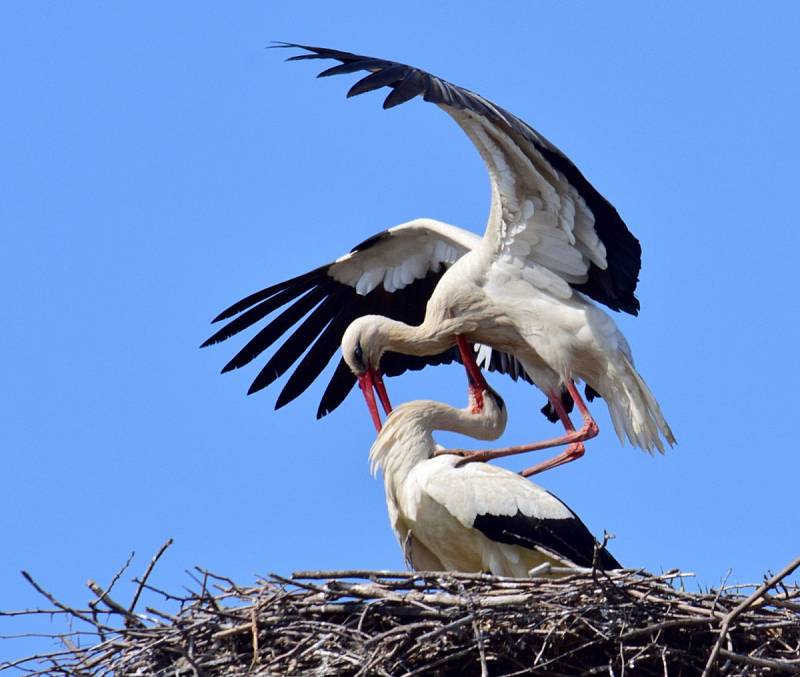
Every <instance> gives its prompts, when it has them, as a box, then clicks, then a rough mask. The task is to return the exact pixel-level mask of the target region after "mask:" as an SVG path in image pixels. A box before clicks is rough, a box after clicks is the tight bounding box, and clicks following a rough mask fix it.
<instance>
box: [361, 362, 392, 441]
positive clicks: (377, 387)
mask: <svg viewBox="0 0 800 677" xmlns="http://www.w3.org/2000/svg"><path fill="white" fill-rule="evenodd" d="M358 387H359V388H361V392H362V393H363V394H364V400H365V401H366V403H367V409H369V415H370V417H371V418H372V423H373V425H374V426H375V430H377V431H378V432H380V431H381V417H380V414H379V413H378V404H377V402H376V401H375V393H376V392H377V393H378V397H379V398H380V401H381V404H382V405H383V410H384V411H385V412H386V414H387V415H388V414H389V413H391V411H392V405H391V403H390V402H389V394H388V393H387V392H386V386H385V385H384V384H383V375H382V374H381V372H380V371H377V370H375V369H367V371H365V372H364V373H363V374H362V375H361V376H359V377H358Z"/></svg>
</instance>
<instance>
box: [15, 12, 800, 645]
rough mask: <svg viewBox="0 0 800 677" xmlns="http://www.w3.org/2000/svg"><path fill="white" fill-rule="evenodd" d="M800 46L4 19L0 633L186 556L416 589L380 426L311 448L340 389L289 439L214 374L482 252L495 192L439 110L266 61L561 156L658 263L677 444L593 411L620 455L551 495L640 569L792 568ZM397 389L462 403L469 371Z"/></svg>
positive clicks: (658, 385)
mask: <svg viewBox="0 0 800 677" xmlns="http://www.w3.org/2000/svg"><path fill="white" fill-rule="evenodd" d="M798 24H800V10H798V6H797V5H796V4H795V3H789V2H782V3H781V2H775V3H768V4H764V5H755V4H752V3H741V2H725V3H722V2H710V3H694V2H692V3H689V2H685V3H680V2H676V3H641V2H615V3H602V4H601V3H577V2H556V1H552V2H539V1H537V2H521V1H518V2H502V3H490V4H485V3H484V4H480V5H479V3H473V4H470V5H465V4H464V3H460V2H439V3H431V2H424V3H423V2H418V1H416V0H415V1H409V2H404V3H400V4H397V3H393V4H390V5H387V6H386V7H384V8H380V7H378V6H376V5H375V3H372V2H369V3H367V2H362V1H361V0H354V1H353V2H348V3H328V2H297V3H277V2H243V3H236V4H227V3H208V2H200V3H198V2H192V3H155V2H149V3H133V2H125V3H100V2H97V3H90V2H74V3H56V2H49V3H48V2H41V3H28V2H5V3H2V5H0V61H2V63H3V64H4V66H3V68H2V69H0V91H2V92H3V101H4V103H3V105H2V109H1V110H2V112H1V113H0V116H1V117H2V124H0V186H2V199H0V224H1V225H0V283H2V289H3V307H4V314H3V329H2V331H0V355H2V357H3V361H4V365H3V375H2V389H0V411H1V412H2V415H1V417H2V418H1V420H2V425H0V449H2V455H3V473H2V480H1V481H2V491H1V492H0V533H1V534H2V539H3V544H2V548H0V606H1V607H3V608H10V607H25V606H33V605H36V604H38V603H39V600H38V598H37V595H36V593H35V592H34V591H33V590H31V589H30V588H29V587H28V585H27V584H26V583H25V582H24V581H23V579H22V578H21V577H20V575H19V573H18V572H19V570H20V569H27V570H30V571H31V572H32V573H33V574H34V575H35V576H36V577H37V578H38V579H40V580H41V581H42V582H43V583H44V584H45V585H46V586H47V587H48V588H50V589H51V590H53V591H54V592H55V593H57V594H58V595H59V596H61V597H63V598H64V599H67V600H69V601H72V602H73V603H75V604H80V603H82V602H85V601H86V599H87V598H88V597H89V592H88V591H87V590H86V589H85V588H84V587H83V586H84V581H85V580H86V579H87V578H88V577H94V578H96V579H98V580H100V581H103V582H105V581H107V580H108V579H109V578H110V576H111V575H112V574H113V572H114V571H115V570H116V568H117V567H118V566H119V565H120V564H121V563H122V562H123V561H124V560H125V559H126V557H127V556H128V553H129V552H130V551H131V550H135V551H136V552H137V554H138V559H137V563H138V568H137V569H136V571H137V572H140V571H141V569H142V568H143V566H144V563H145V561H146V560H147V559H148V558H149V557H150V555H151V554H152V553H153V552H154V551H155V549H156V548H157V547H158V546H159V545H160V544H161V543H162V542H163V541H164V540H165V539H166V538H167V537H169V536H172V537H174V538H175V545H174V546H173V547H172V548H171V550H170V551H169V552H168V554H167V555H166V556H165V557H164V559H163V560H162V562H161V564H160V565H159V567H158V569H157V570H156V573H155V576H154V579H153V580H154V582H155V583H157V584H158V585H160V586H161V587H164V588H173V589H177V588H178V587H179V586H180V585H182V584H184V583H186V582H187V578H186V576H185V574H184V570H185V569H186V568H188V567H191V566H192V565H195V564H200V565H202V566H205V567H208V568H210V569H212V570H216V571H219V572H222V573H224V574H226V575H229V576H231V577H233V578H236V579H240V580H242V581H248V580H251V576H252V575H253V574H254V573H256V572H268V571H276V572H281V573H288V572H291V571H292V570H295V569H301V568H309V567H312V568H336V567H365V568H370V567H375V568H399V567H401V566H402V560H401V556H400V550H399V548H398V546H397V544H396V543H395V542H394V538H393V536H392V534H391V532H390V529H389V526H388V521H387V517H386V509H385V505H384V502H383V487H382V483H381V482H380V481H379V480H373V479H372V478H371V477H370V476H369V472H368V464H367V452H368V449H369V446H370V443H371V441H372V438H373V434H374V433H373V430H372V427H371V425H370V423H369V419H368V417H367V415H366V411H365V409H364V406H363V403H362V401H361V400H360V398H358V397H351V398H349V399H348V401H347V403H346V404H345V406H342V407H341V408H340V409H339V410H337V411H336V412H335V413H334V414H333V415H331V416H329V417H328V418H326V419H324V420H322V421H315V420H314V413H315V411H316V406H317V402H318V399H319V396H320V394H321V392H322V389H323V386H324V383H322V382H320V383H318V384H317V385H316V386H315V387H314V388H313V390H312V392H310V393H309V394H306V396H304V397H302V398H301V399H299V400H297V401H295V402H294V403H293V404H291V405H289V406H288V407H286V408H285V409H283V410H281V411H278V412H274V411H273V410H272V405H273V403H274V399H275V397H276V395H277V392H278V389H273V388H271V389H268V390H267V391H265V392H262V393H260V394H258V395H256V396H252V397H245V392H246V389H247V386H248V384H249V382H250V380H252V378H253V377H254V375H255V373H256V371H257V366H254V365H251V368H247V369H243V370H240V371H239V372H236V373H234V374H226V375H225V376H219V374H218V372H219V369H220V368H221V367H222V365H224V364H225V362H226V361H227V360H228V359H229V358H230V357H231V356H232V354H233V352H234V350H235V349H236V347H237V346H238V345H241V343H242V341H238V342H237V341H234V342H230V343H226V344H222V345H221V346H216V347H214V348H211V349H205V350H202V351H201V350H199V349H198V345H199V344H200V343H201V341H202V340H203V339H205V338H206V337H207V336H208V335H209V334H210V332H211V327H210V325H209V321H210V319H211V318H212V317H213V316H214V315H215V314H216V313H217V312H218V311H220V310H221V309H222V308H224V307H226V306H227V305H228V304H229V303H231V302H233V301H235V300H237V299H239V298H241V297H242V296H244V295H246V294H248V293H250V292H251V291H254V290H256V289H260V288H261V287H263V286H266V285H267V284H270V283H272V282H274V281H278V280H281V279H284V278H286V277H289V276H292V275H295V274H298V273H300V272H304V271H306V270H308V269H310V268H312V267H315V266H317V265H319V264H321V263H324V262H326V261H328V260H330V259H332V258H335V257H336V256H338V255H340V254H341V253H343V252H344V251H346V250H347V249H349V248H350V247H351V246H352V245H353V244H355V243H356V242H359V241H361V240H363V239H364V238H366V237H367V236H369V235H371V234H372V233H374V232H377V231H379V230H381V229H383V228H385V227H387V226H391V225H394V224H396V223H400V222H402V221H406V220H408V219H410V218H413V217H416V216H431V217H434V218H440V219H442V220H445V221H449V222H451V223H456V224H460V225H462V226H465V227H468V228H471V229H473V230H475V231H477V232H481V231H482V229H483V224H484V222H485V218H486V214H487V211H488V200H489V189H488V181H487V177H486V173H485V170H484V168H483V165H482V163H481V161H480V159H479V157H478V155H477V153H476V151H475V150H474V149H473V148H472V146H471V145H470V143H469V142H468V141H467V139H466V138H465V137H463V135H462V133H461V132H460V130H459V129H458V128H457V127H456V126H455V125H454V124H453V122H452V121H451V120H449V119H448V118H447V116H445V115H444V114H443V113H441V112H440V111H439V110H437V109H436V108H435V107H432V106H430V105H428V104H423V103H422V102H419V101H415V102H412V103H410V104H406V105H403V106H401V107H399V108H397V109H394V110H391V111H388V112H384V111H382V110H381V107H380V102H381V100H382V98H381V97H379V96H376V95H367V96H364V97H360V98H358V99H354V100H347V99H345V97H344V94H345V92H346V91H347V89H348V87H349V85H350V84H351V83H352V82H353V81H354V79H353V78H352V77H347V76H345V77H339V78H330V79H326V80H323V81H317V80H315V79H314V75H315V73H316V72H317V71H316V70H315V69H314V67H313V66H312V65H310V64H308V63H296V64H287V63H284V62H283V58H284V57H286V56H287V54H286V53H285V52H283V51H278V50H267V49H265V46H267V45H268V44H269V42H270V41H271V40H290V41H298V42H306V43H309V44H319V45H323V46H330V47H334V48H340V49H345V50H352V51H358V52H361V53H365V54H369V55H374V56H379V57H387V58H390V59H396V60H400V61H405V62H407V63H411V64H414V65H418V66H420V67H423V68H426V69H428V70H430V71H432V72H433V73H435V74H437V75H440V76H442V77H444V78H446V79H448V80H450V81H452V82H455V83H457V84H460V85H463V86H465V87H468V88H470V89H473V90H475V91H477V92H480V93H481V94H483V95H484V96H486V97H488V98H490V99H491V100H493V101H495V102H497V103H498V104H500V105H502V106H504V107H506V108H508V109H509V110H511V111H513V112H514V113H516V114H517V115H519V116H520V117H522V118H523V119H524V120H526V121H527V122H529V123H530V124H531V125H533V126H534V127H535V128H537V129H538V130H540V131H541V132H542V133H544V134H545V135H546V136H548V137H549V138H550V139H552V140H553V141H554V142H555V143H556V144H557V145H558V146H560V147H561V148H562V149H563V150H564V151H565V152H567V153H568V154H569V155H570V157H571V158H572V159H573V160H574V161H575V162H576V163H577V164H578V166H579V167H580V168H581V169H582V170H583V171H584V173H585V174H586V175H587V176H588V177H589V178H590V180H591V181H592V182H593V183H594V184H595V185H596V186H597V187H598V188H599V189H600V190H601V191H602V192H603V193H604V194H605V195H606V196H607V197H608V198H609V199H610V200H611V201H612V202H613V203H614V204H615V205H616V207H617V208H618V209H619V211H620V213H621V214H622V215H623V217H624V218H625V220H626V221H627V223H628V224H629V226H630V227H631V229H632V230H633V231H634V232H635V234H636V235H637V236H638V237H639V238H640V239H641V241H642V245H643V249H644V256H643V260H644V261H643V269H642V275H641V283H640V286H639V292H638V295H639V298H640V299H641V302H642V313H641V315H640V316H639V317H638V318H629V317H617V319H618V322H619V324H620V326H621V327H622V329H623V331H624V332H625V333H626V335H627V336H628V338H629V340H630V343H631V345H632V346H633V350H634V354H635V356H636V359H637V364H638V366H639V368H640V371H641V372H642V373H643V374H644V376H645V377H646V378H647V380H648V382H649V384H650V385H651V386H652V389H653V391H654V392H655V393H656V395H657V397H658V398H659V400H660V402H661V403H662V406H663V409H664V411H665V413H666V415H667V417H668V419H669V421H670V422H671V424H672V427H673V429H674V431H675V433H676V435H677V437H678V440H679V443H680V444H679V446H678V447H677V448H676V449H674V450H673V451H671V452H669V453H668V454H667V455H666V456H664V457H660V458H655V459H652V458H649V457H647V456H646V455H644V454H643V453H641V452H640V451H637V450H632V449H631V448H629V447H628V448H621V447H620V445H619V443H618V442H617V440H616V438H615V436H614V435H613V433H612V431H611V428H610V424H609V421H608V418H607V415H606V413H605V407H604V405H603V404H602V403H600V402H598V403H596V405H595V406H594V411H595V412H597V413H598V417H599V422H600V425H601V429H602V430H603V432H602V434H601V436H600V438H599V439H597V440H596V441H593V442H592V443H591V444H590V446H589V449H588V451H587V454H586V456H585V457H584V458H583V459H582V460H581V461H579V462H578V463H575V464H572V465H570V466H567V467H565V468H562V469H559V470H556V471H553V472H550V473H548V474H546V475H543V476H541V478H540V482H541V484H543V485H544V486H546V487H547V488H549V489H551V490H552V491H554V492H555V493H557V494H558V495H559V496H561V497H562V498H563V499H564V500H565V501H566V502H567V503H568V504H570V505H571V506H572V507H573V508H574V509H575V510H576V511H577V512H578V513H579V514H580V515H581V516H582V517H583V519H584V521H586V523H587V524H588V525H589V526H590V528H591V529H592V530H593V531H594V532H595V533H598V534H601V533H602V531H603V529H607V530H609V531H611V532H614V533H615V534H616V536H617V538H616V540H615V541H614V542H613V551H614V553H615V554H616V556H617V558H618V559H619V560H620V561H622V562H623V563H625V564H626V565H628V566H637V567H638V566H642V567H646V568H648V569H651V570H660V569H662V568H672V567H681V568H683V569H686V570H691V571H695V572H697V574H698V580H699V581H700V582H701V583H703V584H716V583H718V582H719V581H720V579H721V578H722V577H723V576H724V575H725V573H726V571H727V570H728V569H729V568H732V569H733V573H732V576H731V579H732V580H735V581H752V580H755V579H758V578H759V576H760V575H761V574H762V572H764V571H765V570H767V569H773V570H777V569H778V568H780V567H781V566H782V565H783V564H785V563H786V562H787V561H788V560H789V559H790V558H791V557H793V556H796V555H797V554H798V552H799V551H800V537H798V533H800V529H799V528H798V527H799V526H800V525H799V524H798V523H799V522H800V519H799V518H798V508H797V506H798V492H800V482H799V481H798V477H799V476H800V474H799V471H800V460H798V454H799V453H800V449H798V444H797V441H796V431H797V423H798V417H797V413H796V411H795V410H796V403H795V397H796V393H797V389H798V380H800V369H798V357H797V354H798V353H797V346H798V344H800V320H799V318H798V304H797V301H796V290H795V287H796V277H797V268H798V265H797V252H798V250H799V249H800V237H799V236H798V216H797V209H796V205H795V200H796V199H797V195H798V171H797V167H796V162H797V157H798V156H800V143H798V120H800V104H799V100H800V91H799V90H800V84H799V83H800V68H799V66H800V56H798V51H797V36H796V29H797V26H798ZM492 380H493V383H494V384H495V385H496V386H497V388H498V390H500V391H501V392H502V394H503V395H504V396H505V397H506V399H507V401H508V405H509V409H510V417H511V418H510V425H509V430H508V432H507V434H506V437H505V438H504V443H509V444H511V443H521V442H524V441H530V440H532V439H536V438H540V437H542V436H544V435H550V434H551V433H552V431H553V430H554V429H551V428H550V427H549V424H547V423H546V422H545V421H544V419H542V418H541V417H540V416H539V414H538V413H537V410H538V408H539V406H540V405H541V404H542V396H541V395H540V394H539V393H537V392H535V391H533V390H532V389H531V388H530V387H526V386H524V385H513V384H511V383H507V382H506V381H505V380H502V379H499V378H497V377H495V378H494V379H492ZM389 387H390V393H391V394H392V396H393V399H394V400H395V401H396V402H400V401H403V400H408V399H416V398H420V397H424V398H434V399H442V400H445V401H448V402H451V403H453V404H457V405H459V406H461V405H462V403H463V402H464V377H463V373H462V372H461V370H460V368H456V367H448V368H440V369H439V370H438V371H435V372H432V371H428V372H426V373H423V374H415V375H410V376H407V377H404V378H401V379H395V380H393V381H390V382H389ZM532 460H539V458H533V459H532ZM524 463H525V459H523V460H519V459H515V460H514V462H513V463H510V464H509V465H510V466H511V467H522V465H523V464H524ZM120 597H126V592H125V590H124V589H123V590H122V591H121V592H120ZM50 627H56V625H53V626H50ZM21 629H22V628H21V626H20V624H19V623H9V622H7V621H2V620H0V634H2V633H9V632H15V631H19V630H21ZM26 629H30V626H26ZM6 646H8V645H7V644H6ZM3 651H4V650H3V649H2V648H0V656H2V653H3Z"/></svg>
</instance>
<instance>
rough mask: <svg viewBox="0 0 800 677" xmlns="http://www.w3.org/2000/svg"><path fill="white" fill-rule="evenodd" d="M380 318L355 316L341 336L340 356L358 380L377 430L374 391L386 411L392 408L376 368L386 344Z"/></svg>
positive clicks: (375, 316)
mask: <svg viewBox="0 0 800 677" xmlns="http://www.w3.org/2000/svg"><path fill="white" fill-rule="evenodd" d="M384 319H385V318H382V317H379V316H377V315H366V316H364V317H359V318H358V319H357V320H355V321H353V322H352V323H351V324H350V326H349V327H348V328H347V331H345V333H344V336H343V337H342V357H343V358H344V361H345V362H346V363H347V366H348V367H350V371H352V372H353V374H355V376H356V378H357V379H358V387H359V388H361V392H362V393H363V394H364V399H365V400H366V402H367V408H368V409H369V413H370V416H371V417H372V422H373V423H374V424H375V429H376V430H377V431H378V432H380V430H381V419H380V415H379V414H378V406H377V404H376V402H375V392H377V393H378V397H379V398H380V401H381V404H382V405H383V409H384V411H385V412H386V413H387V414H389V412H391V410H392V405H391V403H390V402H389V395H388V393H387V392H386V387H385V386H384V385H383V374H382V373H381V370H380V363H381V357H382V356H383V353H384V350H385V345H386V337H385V332H384V331H382V324H381V322H382V321H383V320H384Z"/></svg>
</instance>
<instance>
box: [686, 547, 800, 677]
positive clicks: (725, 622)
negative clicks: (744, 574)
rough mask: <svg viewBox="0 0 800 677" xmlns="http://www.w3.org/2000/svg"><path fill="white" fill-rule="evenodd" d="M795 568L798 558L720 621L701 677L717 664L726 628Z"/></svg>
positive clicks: (705, 675)
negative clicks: (720, 625) (715, 638)
mask: <svg viewBox="0 0 800 677" xmlns="http://www.w3.org/2000/svg"><path fill="white" fill-rule="evenodd" d="M797 567H800V557H798V558H796V559H795V560H794V561H792V562H790V563H789V564H787V565H786V566H785V567H784V568H783V569H781V570H780V571H779V572H778V573H777V574H775V575H774V576H773V577H772V578H770V579H769V580H767V581H765V582H764V583H763V584H762V585H761V586H759V588H758V589H757V590H756V591H755V592H754V593H753V594H752V595H750V596H749V597H748V598H747V599H745V600H744V601H743V602H742V603H741V604H739V605H738V606H737V607H736V608H735V609H734V610H733V611H731V612H730V613H729V614H728V615H727V616H725V618H723V619H722V627H721V628H720V630H719V637H717V641H716V642H715V643H714V648H713V649H712V650H711V654H710V655H709V657H708V662H707V663H706V667H705V669H704V670H703V675H702V677H708V675H710V674H711V669H712V668H713V667H714V664H715V663H716V662H717V656H718V654H719V652H720V649H721V648H722V643H723V642H724V641H725V639H726V638H727V637H728V628H729V627H730V625H731V623H732V622H733V621H734V620H736V617H737V616H738V615H739V614H740V613H742V612H743V611H744V610H745V609H747V608H748V607H749V606H750V605H751V604H753V602H755V601H756V600H757V599H758V598H759V597H761V595H763V594H764V593H765V592H766V591H767V590H769V589H770V588H772V587H774V586H775V585H776V584H777V583H779V582H780V581H782V580H783V579H784V578H786V577H787V576H788V575H789V574H791V573H792V572H793V571H794V570H795V569H797Z"/></svg>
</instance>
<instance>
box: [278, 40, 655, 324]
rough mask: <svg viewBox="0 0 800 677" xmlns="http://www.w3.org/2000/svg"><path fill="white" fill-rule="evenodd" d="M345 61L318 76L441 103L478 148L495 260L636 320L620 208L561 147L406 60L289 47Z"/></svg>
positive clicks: (637, 253)
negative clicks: (519, 263)
mask: <svg viewBox="0 0 800 677" xmlns="http://www.w3.org/2000/svg"><path fill="white" fill-rule="evenodd" d="M281 46H284V47H296V48H301V49H304V50H306V51H307V52H309V53H307V54H300V55H297V56H293V57H290V59H289V60H290V61H294V60H304V59H335V60H337V61H340V62H341V64H340V65H338V66H333V67H332V68H329V69H327V70H325V71H323V72H321V73H320V74H319V75H320V77H323V76H330V75H338V74H342V73H352V72H356V71H370V75H367V76H366V77H364V78H363V79H361V80H359V81H358V82H357V83H356V84H355V85H353V87H351V88H350V91H349V92H348V96H354V95H357V94H363V93H365V92H369V91H372V90H375V89H379V88H381V87H390V88H391V89H392V91H391V92H390V93H389V95H388V96H387V97H386V99H385V101H384V103H383V107H384V108H391V107H393V106H397V105H399V104H401V103H404V102H406V101H408V100H410V99H413V98H414V97H416V96H422V98H423V99H424V100H425V101H430V102H432V103H435V104H437V105H438V106H439V107H440V108H442V109H443V110H444V111H445V112H447V113H448V114H449V115H450V116H451V117H452V118H453V119H454V120H455V121H456V122H457V123H458V124H459V125H460V126H461V128H462V129H463V130H464V131H465V132H466V134H467V135H468V136H469V138H470V139H471V140H472V141H473V143H474V144H475V145H476V147H477V148H478V151H479V152H480V153H481V156H482V157H483V159H484V161H485V162H486V165H487V168H488V170H489V174H490V178H491V181H492V207H491V212H490V216H489V222H488V225H487V230H486V235H485V238H484V242H485V246H487V247H490V248H491V249H492V251H493V252H494V253H495V254H496V255H497V256H498V258H501V259H502V258H503V257H505V258H509V257H510V258H511V259H522V260H523V262H524V265H525V268H526V274H527V277H528V278H529V281H530V282H532V283H534V284H536V285H537V286H539V287H542V288H545V289H548V290H549V291H551V292H553V293H555V294H557V295H561V296H567V295H569V294H571V293H572V290H577V291H580V292H582V293H584V294H586V295H587V296H590V297H591V298H593V299H595V300H596V301H598V302H600V303H603V304H605V305H606V306H608V307H609V308H611V309H613V310H622V311H625V312H628V313H631V314H634V315H635V314H637V312H638V310H639V301H638V299H637V298H636V297H635V295H634V292H635V289H636V284H637V282H638V275H639V270H640V267H641V247H640V245H639V241H638V240H637V239H636V238H635V237H634V236H633V235H632V234H631V232H630V231H629V230H628V228H627V226H626V225H625V223H624V222H623V220H622V218H621V217H620V216H619V214H618V213H617V211H616V209H615V208H614V207H613V206H612V205H611V204H610V203H609V202H608V200H606V199H605V198H604V197H603V196H602V195H601V194H600V193H599V192H598V191H597V190H596V189H595V188H594V186H592V184H591V183H589V181H588V180H587V179H586V177H584V176H583V174H582V173H581V172H580V170H579V169H578V168H577V167H576V166H575V165H574V164H573V162H572V161H571V160H570V159H569V158H568V157H567V156H566V155H565V154H564V153H562V152H561V151H560V150H559V149H558V148H557V147H556V146H554V145H553V144H552V143H550V142H549V141H548V140H547V139H546V138H544V137H543V136H542V135H541V134H539V133H538V132H537V131H536V130H534V129H533V128H532V127H530V126H529V125H527V124H526V123H525V122H523V121H522V120H520V119H519V118H517V117H516V116H514V115H512V114H511V113H509V112H508V111H505V110H503V109H502V108H500V107H499V106H496V105H495V104H493V103H492V102H490V101H488V100H487V99H484V98H483V97H482V96H480V95H478V94H475V93H474V92H470V91H469V90H467V89H463V88H461V87H458V86H456V85H453V84H451V83H449V82H447V81H445V80H442V79H441V78H438V77H436V76H434V75H431V74H430V73H426V72H425V71H423V70H420V69H418V68H414V67H413V66H407V65H405V64H401V63H396V62H393V61H387V60H385V59H375V58H372V57H368V56H362V55H358V54H351V53H349V52H342V51H338V50H332V49H325V48H320V47H309V46H305V45H296V44H287V43H284V44H282V45H281Z"/></svg>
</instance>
